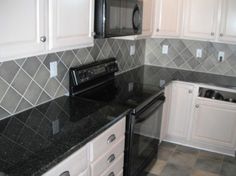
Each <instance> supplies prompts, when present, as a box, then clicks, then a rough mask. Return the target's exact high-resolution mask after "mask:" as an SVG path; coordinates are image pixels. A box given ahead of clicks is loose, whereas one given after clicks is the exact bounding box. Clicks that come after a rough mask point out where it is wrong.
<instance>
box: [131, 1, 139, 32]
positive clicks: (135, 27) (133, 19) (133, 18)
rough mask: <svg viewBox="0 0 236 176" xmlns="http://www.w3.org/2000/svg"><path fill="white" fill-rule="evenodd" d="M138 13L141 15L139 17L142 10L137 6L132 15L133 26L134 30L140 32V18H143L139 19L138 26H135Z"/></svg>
mask: <svg viewBox="0 0 236 176" xmlns="http://www.w3.org/2000/svg"><path fill="white" fill-rule="evenodd" d="M136 13H139V15H140V9H139V7H138V5H136V6H135V7H134V10H133V15H132V25H133V29H134V30H135V31H138V30H139V26H140V18H141V17H139V22H138V24H135V16H136Z"/></svg>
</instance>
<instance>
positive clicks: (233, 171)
mask: <svg viewBox="0 0 236 176" xmlns="http://www.w3.org/2000/svg"><path fill="white" fill-rule="evenodd" d="M220 173H221V175H222V176H235V175H236V159H235V158H233V157H225V159H224V162H223V165H222V168H221V172H220Z"/></svg>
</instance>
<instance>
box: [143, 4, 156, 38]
mask: <svg viewBox="0 0 236 176" xmlns="http://www.w3.org/2000/svg"><path fill="white" fill-rule="evenodd" d="M153 13H154V0H143V29H142V35H143V36H150V35H152V29H153Z"/></svg>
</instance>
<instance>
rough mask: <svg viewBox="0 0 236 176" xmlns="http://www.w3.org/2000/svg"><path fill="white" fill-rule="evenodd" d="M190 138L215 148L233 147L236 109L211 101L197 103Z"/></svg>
mask: <svg viewBox="0 0 236 176" xmlns="http://www.w3.org/2000/svg"><path fill="white" fill-rule="evenodd" d="M197 107H198V108H196V109H195V116H194V123H193V124H194V128H193V135H192V138H193V139H194V140H198V141H201V142H204V143H207V144H211V145H216V146H223V147H224V146H226V147H231V148H233V147H234V144H235V140H236V108H235V107H234V108H232V107H230V106H227V105H219V104H217V103H213V102H212V101H198V102H197Z"/></svg>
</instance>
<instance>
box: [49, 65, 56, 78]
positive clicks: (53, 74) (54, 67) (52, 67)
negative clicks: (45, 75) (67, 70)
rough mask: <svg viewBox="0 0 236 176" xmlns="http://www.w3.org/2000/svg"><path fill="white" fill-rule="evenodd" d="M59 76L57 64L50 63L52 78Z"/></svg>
mask: <svg viewBox="0 0 236 176" xmlns="http://www.w3.org/2000/svg"><path fill="white" fill-rule="evenodd" d="M56 76H57V62H50V78H53V77H56Z"/></svg>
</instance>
